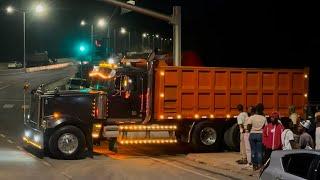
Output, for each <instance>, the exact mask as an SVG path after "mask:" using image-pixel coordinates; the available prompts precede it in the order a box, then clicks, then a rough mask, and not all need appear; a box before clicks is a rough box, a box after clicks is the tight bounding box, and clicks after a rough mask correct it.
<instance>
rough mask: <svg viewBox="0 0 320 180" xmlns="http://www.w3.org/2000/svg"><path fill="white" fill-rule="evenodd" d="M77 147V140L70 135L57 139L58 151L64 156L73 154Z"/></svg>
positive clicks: (63, 135)
mask: <svg viewBox="0 0 320 180" xmlns="http://www.w3.org/2000/svg"><path fill="white" fill-rule="evenodd" d="M78 145H79V142H78V138H77V137H76V136H75V135H74V134H71V133H65V134H62V135H61V136H60V137H59V139H58V149H59V150H60V151H61V152H62V153H64V154H68V155H70V154H73V153H74V152H75V151H76V150H77V148H78Z"/></svg>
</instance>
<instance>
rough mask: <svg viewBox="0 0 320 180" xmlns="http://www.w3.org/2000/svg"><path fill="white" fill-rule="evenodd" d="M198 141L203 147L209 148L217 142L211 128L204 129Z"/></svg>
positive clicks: (214, 132) (215, 133) (215, 134)
mask: <svg viewBox="0 0 320 180" xmlns="http://www.w3.org/2000/svg"><path fill="white" fill-rule="evenodd" d="M200 140H201V142H202V143H203V144H204V145H207V146H210V145H212V144H214V143H215V142H216V140H217V132H216V130H214V129H213V128H212V127H205V128H203V129H202V130H201V132H200Z"/></svg>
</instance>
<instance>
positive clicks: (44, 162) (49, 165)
mask: <svg viewBox="0 0 320 180" xmlns="http://www.w3.org/2000/svg"><path fill="white" fill-rule="evenodd" d="M41 162H42V163H43V164H44V165H46V166H48V167H53V166H52V165H51V164H50V163H48V162H47V161H45V160H41Z"/></svg>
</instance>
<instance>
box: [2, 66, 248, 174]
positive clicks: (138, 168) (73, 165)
mask: <svg viewBox="0 0 320 180" xmlns="http://www.w3.org/2000/svg"><path fill="white" fill-rule="evenodd" d="M75 69H76V68H75V67H68V68H66V69H62V70H55V71H45V72H36V73H28V74H24V73H22V74H21V73H18V74H12V73H8V74H9V75H0V179H10V180H11V179H32V180H35V179H46V180H50V179H59V180H60V179H116V180H118V179H139V180H143V179H154V180H158V179H160V180H161V179H165V180H168V179H176V180H179V179H181V180H193V179H194V180H199V179H213V180H215V179H248V177H243V176H241V175H239V174H234V173H231V172H227V171H222V170H217V169H213V168H211V167H209V166H206V165H204V164H199V163H196V162H193V161H191V160H188V159H187V158H186V154H187V153H189V152H190V150H189V149H188V148H187V147H184V146H177V145H167V146H142V147H141V146H139V147H135V146H120V147H119V152H118V153H117V154H115V153H113V152H110V151H108V150H107V145H106V144H103V145H102V146H100V147H95V155H94V158H93V159H91V158H85V159H82V160H73V161H70V160H69V161H67V160H56V159H51V158H49V157H44V158H43V159H41V158H38V157H36V156H34V154H32V153H30V152H28V151H26V150H24V149H23V148H22V143H21V136H22V133H23V108H22V106H23V84H24V82H25V81H29V83H30V84H31V89H32V88H35V87H37V86H38V85H39V84H42V83H43V84H48V83H53V82H55V81H57V80H60V79H64V78H66V77H68V76H72V75H73V74H74V73H75ZM27 99H28V97H27ZM35 154H36V153H35Z"/></svg>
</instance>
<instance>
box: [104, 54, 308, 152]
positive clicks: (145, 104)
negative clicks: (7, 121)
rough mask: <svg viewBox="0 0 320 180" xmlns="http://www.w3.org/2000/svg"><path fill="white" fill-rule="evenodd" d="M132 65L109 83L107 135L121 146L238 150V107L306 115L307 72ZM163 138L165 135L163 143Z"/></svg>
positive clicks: (149, 63) (156, 62)
mask: <svg viewBox="0 0 320 180" xmlns="http://www.w3.org/2000/svg"><path fill="white" fill-rule="evenodd" d="M131 61H132V62H130V60H122V62H124V63H123V64H122V65H119V66H116V67H117V68H116V74H114V73H113V76H112V78H105V79H104V81H105V82H107V84H109V85H110V86H108V88H107V89H108V90H107V94H108V120H107V121H106V122H107V123H106V124H105V125H104V130H103V132H104V133H103V135H104V136H105V137H108V138H116V139H117V141H118V143H120V144H122V145H129V144H165V143H180V142H181V143H182V142H184V143H188V144H190V145H191V146H192V147H193V148H194V149H195V150H197V151H214V150H219V149H222V148H223V147H224V146H228V148H230V149H238V147H239V139H240V138H239V129H238V126H237V124H236V117H237V115H238V113H239V112H238V111H237V108H236V107H237V105H238V104H242V105H243V106H244V107H245V108H247V107H249V106H254V105H256V104H258V103H263V104H264V107H265V114H266V116H268V114H271V113H272V112H273V111H279V112H280V114H281V116H282V117H288V107H289V106H290V105H295V106H296V110H297V113H298V114H300V115H302V114H303V113H304V107H305V105H306V104H307V102H308V101H307V100H308V74H309V70H308V68H302V69H273V68H269V69H268V68H226V67H187V66H185V67H183V66H168V65H167V64H166V63H165V61H162V60H153V59H149V60H147V61H141V62H140V61H139V62H140V63H138V65H136V64H137V62H136V61H134V60H131ZM135 65H136V66H135ZM143 65H144V66H143ZM103 77H108V76H107V75H104V76H103ZM160 132H162V135H163V134H165V135H164V136H160V137H159V134H161V133H160ZM157 134H158V135H157Z"/></svg>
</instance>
